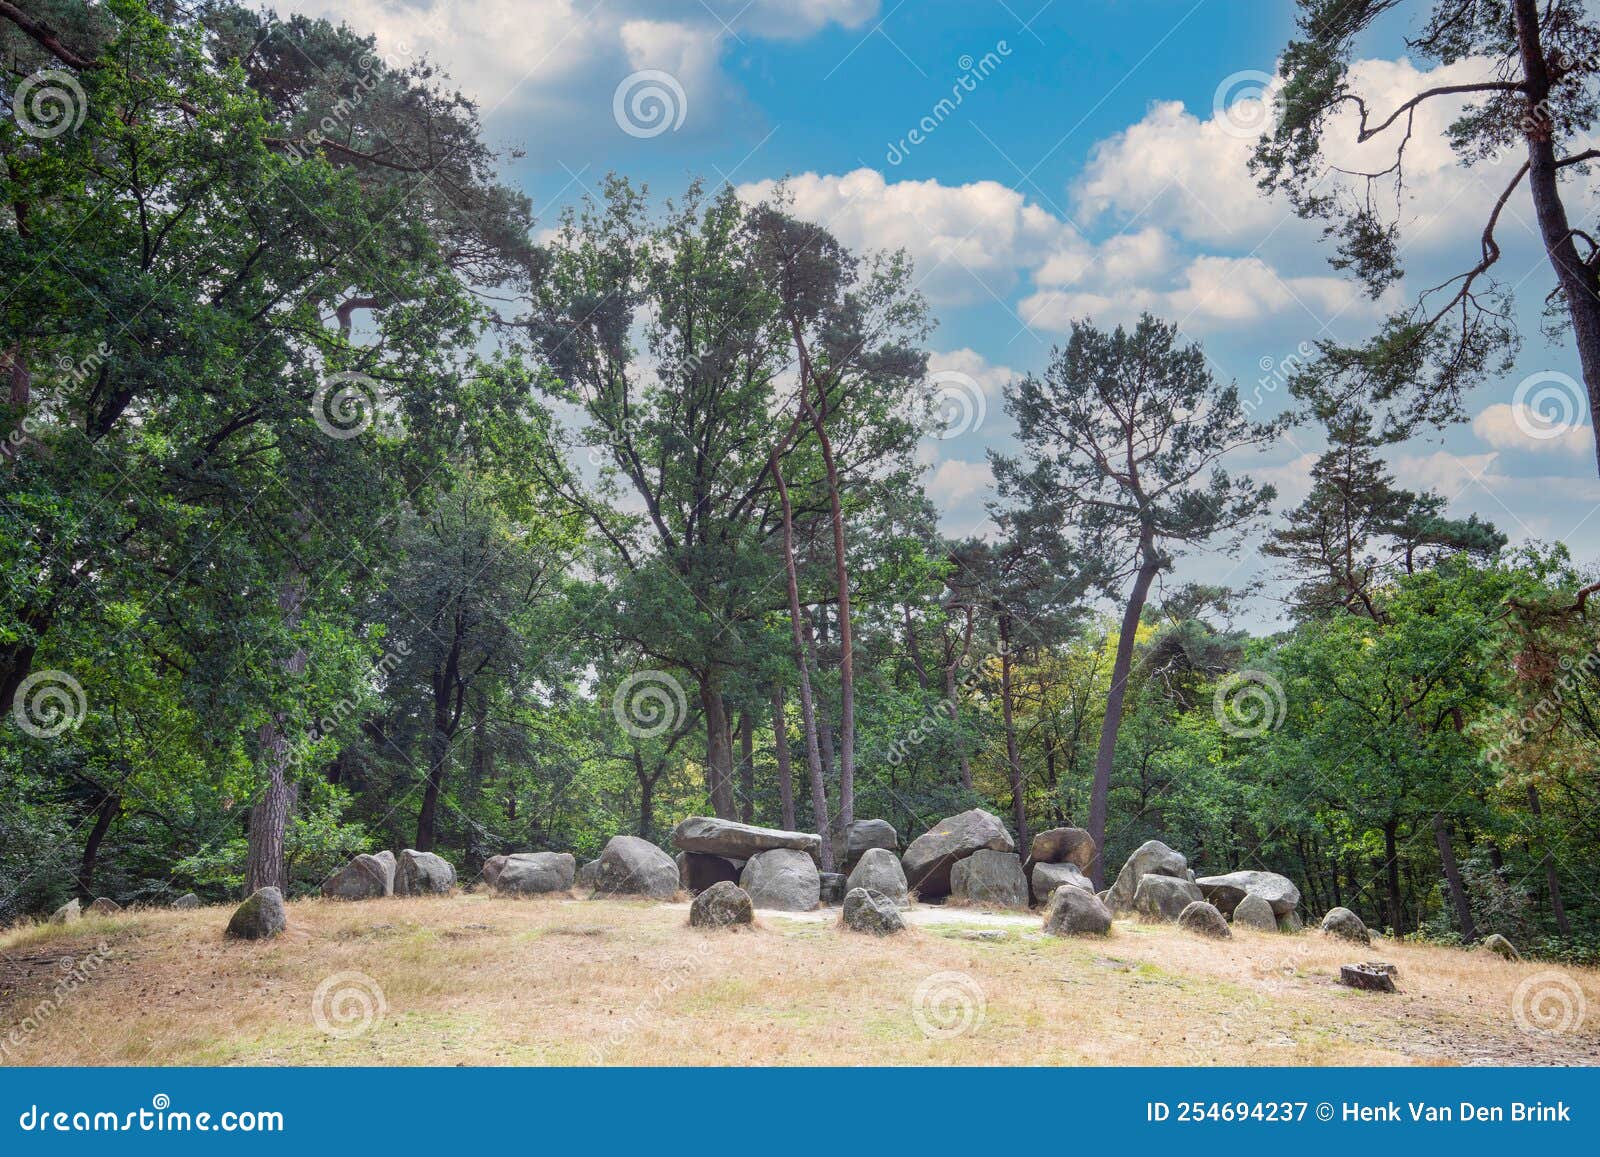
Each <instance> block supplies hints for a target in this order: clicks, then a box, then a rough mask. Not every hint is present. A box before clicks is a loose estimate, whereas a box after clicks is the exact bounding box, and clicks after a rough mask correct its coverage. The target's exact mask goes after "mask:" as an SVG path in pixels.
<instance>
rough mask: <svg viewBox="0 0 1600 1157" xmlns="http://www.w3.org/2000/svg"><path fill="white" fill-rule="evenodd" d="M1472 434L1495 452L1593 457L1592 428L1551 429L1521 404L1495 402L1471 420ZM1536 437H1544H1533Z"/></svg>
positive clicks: (1545, 420)
mask: <svg viewBox="0 0 1600 1157" xmlns="http://www.w3.org/2000/svg"><path fill="white" fill-rule="evenodd" d="M1557 431H1559V432H1557ZM1472 432H1473V433H1474V434H1476V435H1477V436H1478V437H1479V438H1481V439H1483V440H1484V441H1485V442H1487V443H1488V444H1489V445H1491V446H1493V447H1494V448H1495V449H1496V450H1532V451H1536V452H1544V453H1549V452H1555V453H1560V454H1574V455H1577V456H1579V457H1587V456H1588V455H1590V454H1592V453H1594V428H1593V427H1592V426H1590V425H1588V424H1587V423H1585V424H1583V425H1579V426H1572V427H1571V428H1570V429H1569V428H1566V427H1565V426H1557V427H1552V426H1551V424H1550V420H1549V419H1548V418H1547V417H1543V416H1541V415H1540V414H1539V413H1538V412H1537V411H1535V410H1534V409H1533V408H1532V407H1530V406H1527V405H1524V404H1522V403H1514V404H1508V403H1506V402H1496V403H1495V404H1494V405H1492V406H1488V407H1485V408H1484V410H1483V412H1482V413H1480V414H1479V415H1478V416H1477V417H1475V418H1473V419H1472ZM1540 433H1544V434H1546V436H1544V437H1539V436H1537V435H1538V434H1540Z"/></svg>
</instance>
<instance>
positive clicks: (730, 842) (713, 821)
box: [672, 816, 822, 860]
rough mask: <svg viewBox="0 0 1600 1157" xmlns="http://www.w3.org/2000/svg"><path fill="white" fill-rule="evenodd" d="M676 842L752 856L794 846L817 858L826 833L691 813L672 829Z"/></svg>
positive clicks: (686, 847)
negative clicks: (742, 822)
mask: <svg viewBox="0 0 1600 1157" xmlns="http://www.w3.org/2000/svg"><path fill="white" fill-rule="evenodd" d="M672 846H673V847H675V848H677V849H678V850H679V851H680V852H702V853H704V854H707V855H712V856H727V857H729V858H730V859H735V860H748V859H749V858H750V857H751V856H753V855H755V854H756V853H757V852H768V851H771V850H772V849H774V848H792V849H794V850H796V851H801V852H805V853H806V854H807V855H808V856H810V857H811V858H812V859H813V860H815V859H818V858H819V857H821V855H822V837H821V836H819V835H816V834H814V833H812V832H786V831H782V830H781V829H779V828H758V827H756V826H755V825H754V824H741V823H736V822H735V821H733V820H719V819H717V818H716V817H714V816H690V817H689V818H688V819H686V820H684V821H683V822H682V823H680V824H679V825H678V826H677V827H675V828H673V829H672Z"/></svg>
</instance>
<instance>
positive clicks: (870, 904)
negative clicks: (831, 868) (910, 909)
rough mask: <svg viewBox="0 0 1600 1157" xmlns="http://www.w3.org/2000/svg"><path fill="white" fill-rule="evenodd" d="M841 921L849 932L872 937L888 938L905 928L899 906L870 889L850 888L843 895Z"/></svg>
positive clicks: (880, 893) (880, 849)
mask: <svg viewBox="0 0 1600 1157" xmlns="http://www.w3.org/2000/svg"><path fill="white" fill-rule="evenodd" d="M877 850H878V851H883V850H884V849H882V848H879V849H877ZM843 919H844V926H845V927H846V928H849V929H850V930H851V931H853V932H868V933H871V934H872V935H874V936H888V935H889V934H890V933H893V932H899V931H901V930H903V929H904V928H905V926H906V921H905V917H903V916H901V915H900V905H898V904H896V903H895V902H894V901H893V900H891V899H890V898H889V897H888V896H885V895H884V894H883V893H882V892H879V891H876V890H874V889H872V888H851V889H850V891H849V892H847V893H846V894H845V898H844V915H843Z"/></svg>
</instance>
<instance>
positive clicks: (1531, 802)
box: [1528, 783, 1572, 936]
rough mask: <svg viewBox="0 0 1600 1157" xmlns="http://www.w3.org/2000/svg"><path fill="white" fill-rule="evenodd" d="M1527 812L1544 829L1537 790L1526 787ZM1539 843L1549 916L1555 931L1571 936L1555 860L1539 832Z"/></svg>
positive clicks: (1541, 807)
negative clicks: (1542, 848) (1553, 918)
mask: <svg viewBox="0 0 1600 1157" xmlns="http://www.w3.org/2000/svg"><path fill="white" fill-rule="evenodd" d="M1528 810H1529V811H1531V812H1532V813H1533V822H1534V825H1535V826H1536V827H1539V828H1543V827H1544V806H1543V805H1542V804H1541V803H1540V801H1539V789H1538V788H1536V787H1534V786H1533V784H1531V783H1530V784H1529V785H1528ZM1539 842H1540V843H1541V844H1543V845H1544V856H1543V861H1544V886H1545V888H1546V890H1547V891H1548V892H1549V893H1550V914H1551V915H1552V916H1554V917H1555V918H1556V931H1558V932H1560V933H1561V935H1563V936H1571V935H1572V924H1571V922H1570V921H1569V920H1568V919H1567V906H1566V905H1565V904H1564V903H1562V901H1561V878H1560V877H1559V876H1558V875H1557V874H1556V858H1555V856H1554V855H1553V854H1552V853H1551V851H1550V845H1549V843H1548V842H1546V841H1545V839H1544V835H1543V832H1542V831H1541V833H1540V837H1539Z"/></svg>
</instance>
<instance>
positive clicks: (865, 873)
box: [845, 848, 910, 904]
mask: <svg viewBox="0 0 1600 1157" xmlns="http://www.w3.org/2000/svg"><path fill="white" fill-rule="evenodd" d="M857 888H866V889H867V890H869V891H872V892H879V893H881V894H883V895H885V896H887V897H888V898H889V899H891V900H893V901H894V902H895V903H896V904H904V903H905V902H906V897H907V893H908V892H909V890H910V889H909V887H908V886H907V884H906V873H905V869H903V868H902V867H901V866H900V857H899V856H897V855H895V854H894V853H893V852H891V851H890V850H889V849H888V848H868V849H867V850H866V851H865V852H862V853H861V860H860V862H859V863H857V864H856V866H855V867H854V868H853V869H852V870H851V872H850V878H849V879H848V880H846V881H845V893H846V895H847V896H848V894H849V893H851V892H853V891H855V890H856V889H857Z"/></svg>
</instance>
